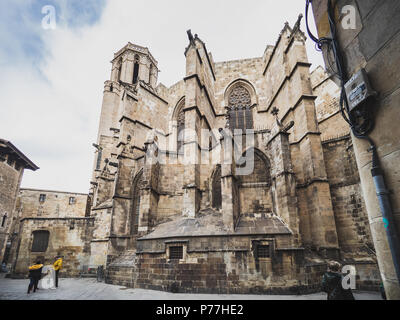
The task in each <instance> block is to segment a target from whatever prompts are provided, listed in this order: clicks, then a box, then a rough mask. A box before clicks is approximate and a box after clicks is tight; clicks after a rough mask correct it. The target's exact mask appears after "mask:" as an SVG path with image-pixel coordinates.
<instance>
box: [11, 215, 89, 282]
mask: <svg viewBox="0 0 400 320" xmlns="http://www.w3.org/2000/svg"><path fill="white" fill-rule="evenodd" d="M92 226H93V219H91V218H24V219H22V221H21V227H20V230H21V231H20V234H19V236H18V238H19V239H18V241H19V243H18V249H19V250H18V253H17V257H16V261H15V266H14V272H13V275H14V276H25V277H26V276H27V275H28V267H29V266H30V265H32V264H34V263H35V262H36V261H37V260H38V259H39V260H40V261H41V262H42V263H43V264H44V265H52V264H53V263H54V262H55V256H57V255H62V256H64V259H63V268H62V270H61V271H60V276H61V277H75V276H78V275H79V274H80V273H81V272H82V271H84V270H83V267H84V266H88V265H89V255H88V254H89V248H90V247H89V241H90V237H91V234H90V232H91V227H92ZM38 230H46V231H49V233H50V237H49V245H48V248H47V250H46V251H45V252H32V242H33V232H34V231H38Z"/></svg>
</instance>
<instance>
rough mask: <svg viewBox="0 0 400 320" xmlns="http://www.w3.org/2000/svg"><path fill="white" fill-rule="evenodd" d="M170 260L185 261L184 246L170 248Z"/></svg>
mask: <svg viewBox="0 0 400 320" xmlns="http://www.w3.org/2000/svg"><path fill="white" fill-rule="evenodd" d="M169 258H170V259H171V260H181V259H183V246H177V247H170V248H169Z"/></svg>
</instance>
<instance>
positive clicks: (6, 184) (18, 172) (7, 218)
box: [0, 154, 24, 263]
mask: <svg viewBox="0 0 400 320" xmlns="http://www.w3.org/2000/svg"><path fill="white" fill-rule="evenodd" d="M6 159H7V158H6V156H3V155H1V154H0V263H1V262H2V261H3V258H4V253H5V250H6V246H7V240H8V236H9V232H10V228H11V226H12V225H13V224H14V222H15V217H14V208H15V202H16V199H17V194H18V190H19V186H20V183H21V179H22V175H23V172H24V168H23V167H22V166H19V168H18V167H16V166H17V163H16V162H15V161H13V162H11V163H8V162H7V160H6ZM10 160H11V159H10Z"/></svg>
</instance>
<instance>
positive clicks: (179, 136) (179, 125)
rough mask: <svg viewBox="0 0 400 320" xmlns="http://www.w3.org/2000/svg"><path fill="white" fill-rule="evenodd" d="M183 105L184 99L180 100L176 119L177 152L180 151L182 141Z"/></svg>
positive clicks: (183, 125)
mask: <svg viewBox="0 0 400 320" xmlns="http://www.w3.org/2000/svg"><path fill="white" fill-rule="evenodd" d="M184 106H185V100H182V102H181V103H180V104H179V106H178V115H177V119H176V125H177V130H176V132H177V144H176V145H177V152H179V151H180V149H181V148H182V146H183V143H184V130H185V111H184V110H183V109H184Z"/></svg>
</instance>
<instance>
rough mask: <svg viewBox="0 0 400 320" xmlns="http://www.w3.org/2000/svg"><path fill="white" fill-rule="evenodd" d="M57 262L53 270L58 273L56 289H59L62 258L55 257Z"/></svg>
mask: <svg viewBox="0 0 400 320" xmlns="http://www.w3.org/2000/svg"><path fill="white" fill-rule="evenodd" d="M55 259H56V261H55V262H54V264H53V268H54V270H55V271H56V288H58V273H59V272H60V270H61V268H62V263H63V260H62V256H56V257H55Z"/></svg>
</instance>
